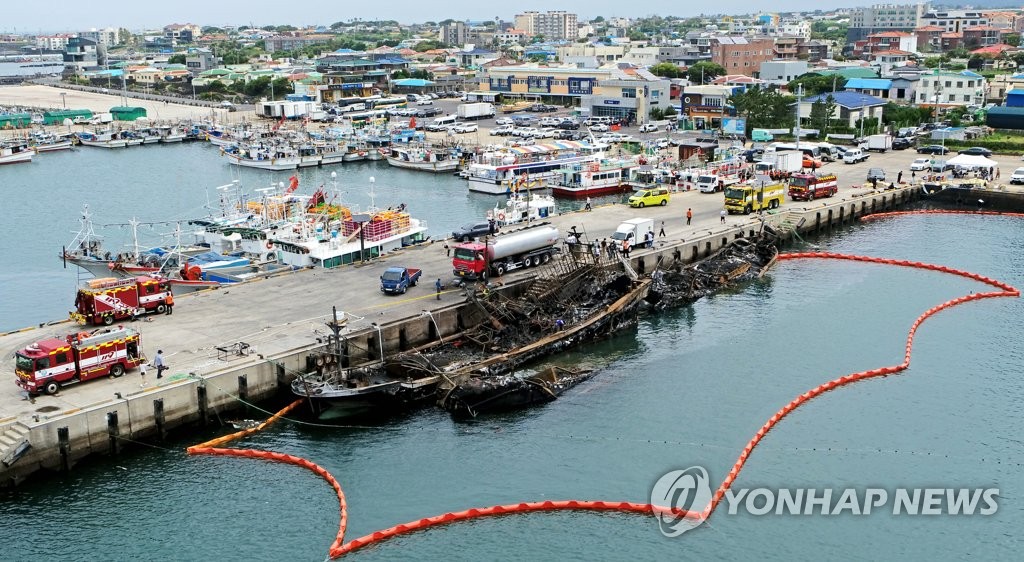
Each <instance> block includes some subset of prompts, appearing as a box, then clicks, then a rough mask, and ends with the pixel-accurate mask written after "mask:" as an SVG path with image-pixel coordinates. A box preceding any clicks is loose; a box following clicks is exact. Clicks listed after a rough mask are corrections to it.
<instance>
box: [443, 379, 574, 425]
mask: <svg viewBox="0 0 1024 562" xmlns="http://www.w3.org/2000/svg"><path fill="white" fill-rule="evenodd" d="M593 375H594V372H593V371H576V372H573V371H565V370H563V369H559V370H556V369H550V370H548V371H545V372H544V373H541V374H538V375H534V376H530V377H525V378H518V377H513V376H505V377H479V378H473V379H470V380H468V381H466V382H465V383H463V384H460V385H458V386H456V387H455V388H453V389H452V390H451V391H450V392H448V393H447V394H446V395H445V396H444V398H443V399H442V400H441V407H443V408H444V409H445V410H447V411H448V413H450V414H451V415H452V417H454V418H457V419H467V418H475V417H476V416H478V415H480V414H488V413H496V412H505V411H510V410H518V409H522V408H527V407H530V406H535V405H538V404H545V403H547V402H551V401H553V400H555V399H556V398H558V397H559V396H561V394H562V393H563V392H565V391H566V390H569V389H570V388H572V387H574V386H576V385H578V384H580V383H581V382H583V381H585V380H587V379H589V378H590V377H592V376H593Z"/></svg>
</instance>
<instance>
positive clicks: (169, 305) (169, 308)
mask: <svg viewBox="0 0 1024 562" xmlns="http://www.w3.org/2000/svg"><path fill="white" fill-rule="evenodd" d="M164 306H166V307H167V315H168V316H170V315H171V314H174V295H173V294H168V295H167V300H165V301H164Z"/></svg>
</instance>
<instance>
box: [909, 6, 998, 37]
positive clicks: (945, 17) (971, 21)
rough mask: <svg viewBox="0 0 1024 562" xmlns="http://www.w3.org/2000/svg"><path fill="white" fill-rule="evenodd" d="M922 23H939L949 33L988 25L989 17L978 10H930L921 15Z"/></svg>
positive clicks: (923, 24)
mask: <svg viewBox="0 0 1024 562" xmlns="http://www.w3.org/2000/svg"><path fill="white" fill-rule="evenodd" d="M921 25H922V26H925V25H937V26H939V27H941V28H942V29H945V30H946V31H947V32H948V33H959V32H961V31H963V30H964V28H965V27H976V26H979V25H988V17H987V16H986V15H985V12H981V11H976V10H942V11H938V10H929V11H928V12H925V14H924V15H923V16H921Z"/></svg>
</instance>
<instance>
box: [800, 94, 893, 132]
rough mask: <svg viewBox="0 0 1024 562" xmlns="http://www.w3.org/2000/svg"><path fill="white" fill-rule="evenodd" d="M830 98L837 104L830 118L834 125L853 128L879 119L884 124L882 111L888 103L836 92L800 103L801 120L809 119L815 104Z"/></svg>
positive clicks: (869, 97)
mask: <svg viewBox="0 0 1024 562" xmlns="http://www.w3.org/2000/svg"><path fill="white" fill-rule="evenodd" d="M830 96H831V98H832V101H833V102H834V103H835V106H834V108H833V110H832V115H830V116H829V119H830V120H831V121H832V122H833V123H838V124H840V125H842V126H844V127H850V128H853V127H856V126H857V122H858V121H860V120H861V119H877V120H878V122H879V123H881V122H882V110H883V109H884V108H885V104H886V101H885V100H883V99H881V98H876V97H875V96H869V95H867V94H861V93H859V92H836V93H834V94H832V93H827V94H818V95H816V96H810V97H806V98H804V99H802V100H801V101H800V109H799V115H800V119H807V118H809V117H810V116H811V108H812V107H813V106H814V104H815V103H816V102H819V101H827V100H828V98H829V97H830Z"/></svg>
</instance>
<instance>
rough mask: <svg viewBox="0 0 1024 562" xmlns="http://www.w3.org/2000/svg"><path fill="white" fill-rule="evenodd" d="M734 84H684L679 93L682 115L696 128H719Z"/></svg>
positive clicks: (727, 109) (727, 112) (725, 113)
mask: <svg viewBox="0 0 1024 562" xmlns="http://www.w3.org/2000/svg"><path fill="white" fill-rule="evenodd" d="M736 90H737V87H736V86H685V87H683V92H682V94H680V96H679V98H680V102H681V106H682V116H683V118H684V119H686V120H687V121H688V122H690V123H691V125H692V127H693V128H694V129H697V130H705V129H716V130H717V129H719V128H721V126H722V119H723V118H725V117H728V116H729V115H730V113H729V108H728V105H729V97H730V96H732V94H733V93H734V92H735V91H736Z"/></svg>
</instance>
